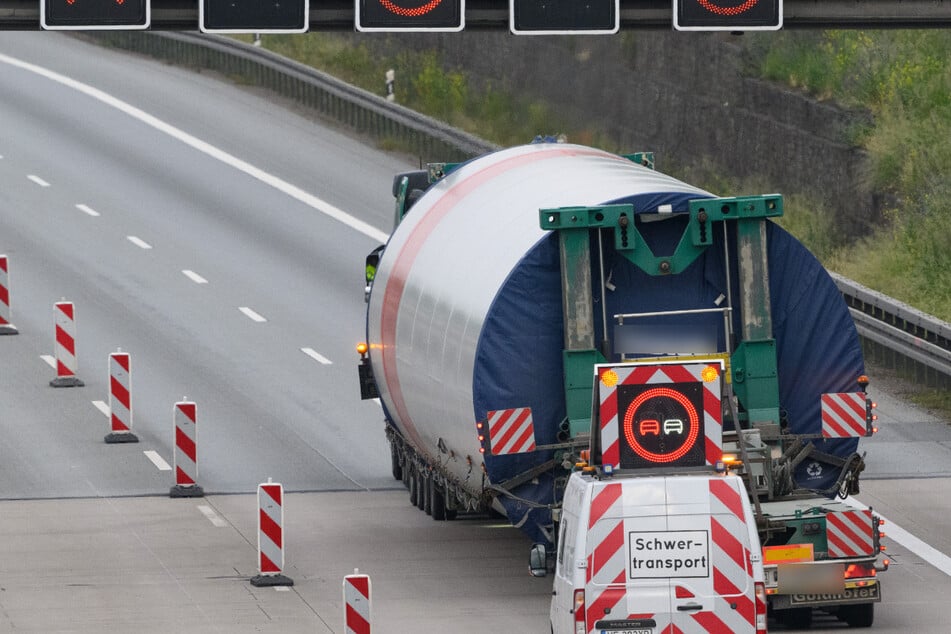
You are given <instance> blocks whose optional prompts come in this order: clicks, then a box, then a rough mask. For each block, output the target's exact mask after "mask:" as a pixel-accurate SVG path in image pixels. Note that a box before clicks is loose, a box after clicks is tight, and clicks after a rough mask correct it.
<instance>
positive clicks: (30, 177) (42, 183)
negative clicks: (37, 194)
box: [26, 174, 50, 187]
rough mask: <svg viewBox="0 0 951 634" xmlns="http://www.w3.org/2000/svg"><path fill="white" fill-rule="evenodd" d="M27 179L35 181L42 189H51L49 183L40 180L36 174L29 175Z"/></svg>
mask: <svg viewBox="0 0 951 634" xmlns="http://www.w3.org/2000/svg"><path fill="white" fill-rule="evenodd" d="M26 177H27V178H29V179H30V180H31V181H33V182H34V183H36V184H37V185H39V186H40V187H49V186H50V184H49V183H47V182H46V181H45V180H43V179H42V178H40V177H39V176H37V175H36V174H27V175H26Z"/></svg>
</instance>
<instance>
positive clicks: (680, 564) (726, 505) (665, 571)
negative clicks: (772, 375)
mask: <svg viewBox="0 0 951 634" xmlns="http://www.w3.org/2000/svg"><path fill="white" fill-rule="evenodd" d="M557 544H558V547H557V552H556V553H555V579H554V588H553V596H552V602H551V615H550V616H551V630H552V632H553V633H554V634H679V633H684V634H689V633H693V632H697V633H701V632H702V633H719V634H728V633H730V634H734V633H735V634H739V633H745V632H748V633H749V634H762V633H764V632H766V589H765V585H764V576H763V564H762V561H761V554H760V553H761V549H760V542H759V537H758V535H757V531H756V524H755V521H754V516H753V512H752V509H751V508H750V502H749V498H748V496H747V494H746V490H745V488H744V485H743V482H742V481H741V480H740V478H739V477H737V476H734V475H717V474H712V473H709V472H706V473H703V474H702V475H650V476H620V475H618V476H614V477H611V476H604V475H601V476H600V477H599V476H597V475H595V474H594V473H585V472H580V471H576V472H574V473H573V474H572V475H571V477H570V479H569V481H568V485H567V488H566V490H565V497H564V505H563V507H562V513H561V522H560V526H559V529H558V542H557ZM536 549H537V552H536V557H535V558H534V559H533V561H534V562H535V564H534V565H533V574H539V575H540V574H541V570H539V568H537V567H534V566H535V565H542V566H543V563H542V562H543V561H544V559H543V554H544V550H545V547H544V546H543V545H537V546H536ZM542 569H543V568H542Z"/></svg>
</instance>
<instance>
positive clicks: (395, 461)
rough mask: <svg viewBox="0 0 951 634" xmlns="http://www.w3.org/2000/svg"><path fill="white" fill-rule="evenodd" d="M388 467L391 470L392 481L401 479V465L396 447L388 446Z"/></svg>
mask: <svg viewBox="0 0 951 634" xmlns="http://www.w3.org/2000/svg"><path fill="white" fill-rule="evenodd" d="M390 465H391V467H392V469H393V479H394V480H402V479H403V465H402V464H400V452H399V450H398V449H397V448H396V445H394V444H390Z"/></svg>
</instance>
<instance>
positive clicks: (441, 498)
mask: <svg viewBox="0 0 951 634" xmlns="http://www.w3.org/2000/svg"><path fill="white" fill-rule="evenodd" d="M429 497H430V501H429V507H430V509H431V511H432V516H433V519H434V520H437V521H439V522H445V521H446V519H447V517H446V496H445V495H443V492H442V491H440V490H439V487H438V486H436V483H435V482H431V483H430V484H429Z"/></svg>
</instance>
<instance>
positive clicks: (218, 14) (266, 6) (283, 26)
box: [126, 0, 310, 33]
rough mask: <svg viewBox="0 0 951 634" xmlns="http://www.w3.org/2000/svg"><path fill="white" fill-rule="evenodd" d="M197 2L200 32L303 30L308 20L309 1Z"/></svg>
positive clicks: (208, 0)
mask: <svg viewBox="0 0 951 634" xmlns="http://www.w3.org/2000/svg"><path fill="white" fill-rule="evenodd" d="M126 1H128V0H126ZM198 1H199V5H198V6H199V11H198V27H199V28H200V29H201V30H202V32H204V33H304V32H306V31H307V29H308V26H309V23H310V0H280V2H276V1H265V0H198Z"/></svg>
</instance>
